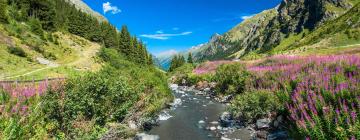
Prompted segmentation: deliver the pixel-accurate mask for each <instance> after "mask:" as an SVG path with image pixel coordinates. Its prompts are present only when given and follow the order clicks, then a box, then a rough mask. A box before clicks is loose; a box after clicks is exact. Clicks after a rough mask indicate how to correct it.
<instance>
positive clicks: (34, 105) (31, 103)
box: [0, 80, 63, 139]
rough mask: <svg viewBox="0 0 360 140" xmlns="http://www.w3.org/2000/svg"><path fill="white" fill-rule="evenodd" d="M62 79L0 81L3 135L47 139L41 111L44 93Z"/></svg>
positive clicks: (57, 84)
mask: <svg viewBox="0 0 360 140" xmlns="http://www.w3.org/2000/svg"><path fill="white" fill-rule="evenodd" d="M62 82H63V81H62V80H56V81H48V80H45V81H42V82H31V83H17V82H15V83H2V84H0V137H1V138H4V139H27V138H34V139H47V137H48V134H47V129H46V124H44V122H43V114H42V113H40V112H41V110H40V106H41V96H42V95H44V94H45V92H46V91H47V90H48V89H57V88H59V87H60V86H61V85H62Z"/></svg>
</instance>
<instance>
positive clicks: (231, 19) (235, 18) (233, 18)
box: [213, 15, 255, 22]
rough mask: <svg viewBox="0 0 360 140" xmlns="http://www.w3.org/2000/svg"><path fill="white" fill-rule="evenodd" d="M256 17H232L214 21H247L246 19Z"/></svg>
mask: <svg viewBox="0 0 360 140" xmlns="http://www.w3.org/2000/svg"><path fill="white" fill-rule="evenodd" d="M253 16H255V15H243V16H236V17H232V18H218V19H214V20H213V22H222V21H233V20H239V19H242V20H245V19H249V18H252V17H253Z"/></svg>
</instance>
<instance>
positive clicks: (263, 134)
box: [256, 131, 267, 139]
mask: <svg viewBox="0 0 360 140" xmlns="http://www.w3.org/2000/svg"><path fill="white" fill-rule="evenodd" d="M266 136H267V132H266V131H258V132H256V137H257V138H260V139H266Z"/></svg>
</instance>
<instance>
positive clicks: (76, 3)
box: [66, 0, 108, 22]
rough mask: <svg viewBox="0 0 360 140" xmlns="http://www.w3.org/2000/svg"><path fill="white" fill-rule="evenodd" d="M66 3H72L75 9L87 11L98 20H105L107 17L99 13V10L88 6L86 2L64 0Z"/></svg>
mask: <svg viewBox="0 0 360 140" xmlns="http://www.w3.org/2000/svg"><path fill="white" fill-rule="evenodd" d="M66 1H67V2H68V3H71V4H73V5H74V6H75V7H76V8H77V9H79V10H81V11H82V12H84V13H87V14H89V15H91V16H93V17H95V18H96V19H97V20H98V21H100V22H107V21H108V20H107V18H106V17H104V16H103V15H101V14H100V13H99V12H96V11H94V10H93V9H92V8H90V7H89V6H88V5H87V4H86V3H84V2H83V1H82V0H66Z"/></svg>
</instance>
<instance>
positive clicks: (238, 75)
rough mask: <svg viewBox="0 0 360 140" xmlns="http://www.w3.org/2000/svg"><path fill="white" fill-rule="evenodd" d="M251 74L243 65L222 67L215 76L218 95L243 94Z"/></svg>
mask: <svg viewBox="0 0 360 140" xmlns="http://www.w3.org/2000/svg"><path fill="white" fill-rule="evenodd" d="M249 77H250V74H249V73H248V72H247V71H246V68H245V67H244V66H242V65H241V64H238V63H236V64H225V65H221V66H220V67H219V68H218V69H217V70H216V73H215V75H214V81H216V83H217V85H216V91H217V93H218V94H223V95H229V94H241V93H243V92H244V91H245V86H246V81H247V79H248V78H249Z"/></svg>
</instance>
